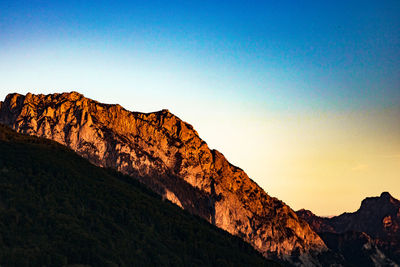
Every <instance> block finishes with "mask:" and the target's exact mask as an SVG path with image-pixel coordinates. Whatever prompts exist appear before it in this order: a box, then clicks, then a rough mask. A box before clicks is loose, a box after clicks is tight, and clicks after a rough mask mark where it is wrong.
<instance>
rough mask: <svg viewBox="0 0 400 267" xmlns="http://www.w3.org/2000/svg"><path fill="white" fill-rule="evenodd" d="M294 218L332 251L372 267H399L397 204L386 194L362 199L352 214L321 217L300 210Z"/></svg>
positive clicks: (399, 210)
mask: <svg viewBox="0 0 400 267" xmlns="http://www.w3.org/2000/svg"><path fill="white" fill-rule="evenodd" d="M297 215H298V216H299V217H301V218H303V219H304V220H306V221H307V222H308V223H309V225H310V226H311V228H313V230H314V231H316V232H317V233H318V234H319V235H320V236H321V237H322V239H323V240H324V241H325V243H326V244H327V246H328V247H329V248H331V249H332V250H334V251H337V252H339V253H342V254H343V255H346V254H347V255H350V256H351V257H352V258H353V259H357V257H359V258H358V259H359V260H361V261H364V262H368V261H369V262H370V265H371V266H398V265H397V264H399V263H400V231H399V225H400V201H399V200H397V199H395V198H394V197H392V196H391V195H390V194H389V193H388V192H383V193H382V194H381V195H380V196H379V197H368V198H366V199H364V200H363V201H362V203H361V206H360V208H359V209H358V210H357V211H356V212H353V213H343V214H342V215H339V216H335V217H332V218H324V217H319V216H316V215H315V214H313V213H312V212H311V211H308V210H299V211H297ZM357 248H358V250H357ZM354 251H357V252H354ZM356 254H357V257H356V256H355V255H356ZM348 257H349V256H348ZM363 257H364V258H363ZM363 266H366V265H363Z"/></svg>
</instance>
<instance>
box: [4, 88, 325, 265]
mask: <svg viewBox="0 0 400 267" xmlns="http://www.w3.org/2000/svg"><path fill="white" fill-rule="evenodd" d="M0 122H1V123H3V124H6V125H8V126H10V127H11V128H13V129H14V130H16V131H17V132H20V133H26V134H30V135H36V136H39V137H45V138H48V139H52V140H54V141H57V142H59V143H60V144H63V145H66V146H68V147H69V148H71V149H73V150H74V151H76V152H77V153H78V154H79V155H81V156H83V157H85V158H87V159H89V161H90V162H91V163H93V164H95V165H97V166H101V167H107V168H114V169H116V170H118V171H120V172H122V173H124V174H127V175H130V176H133V177H136V178H138V179H139V180H140V181H141V182H142V183H144V184H145V185H147V186H148V187H150V188H151V189H152V190H154V191H155V192H157V193H158V194H160V195H161V196H162V197H163V198H166V199H168V200H170V201H171V202H173V203H175V204H176V205H178V206H180V207H182V208H183V209H185V210H187V211H189V212H190V213H192V214H195V215H198V216H200V217H202V218H204V219H206V220H207V221H209V222H210V223H212V224H214V225H216V226H217V227H219V228H221V229H224V230H226V231H228V232H229V233H231V234H233V235H236V236H239V237H240V238H242V239H244V240H245V241H247V242H249V243H250V244H251V245H253V246H254V248H256V249H257V250H258V251H260V252H261V253H262V254H263V255H264V256H266V257H269V258H279V259H283V260H286V261H288V262H290V263H292V264H295V265H299V264H303V265H310V266H313V265H321V263H320V261H319V258H320V256H321V255H323V254H324V253H327V251H328V249H327V247H326V245H325V244H324V242H323V241H322V239H321V238H320V237H319V236H318V235H317V234H316V233H315V232H314V231H313V230H312V229H311V228H310V226H309V225H308V224H307V222H305V221H304V220H302V219H299V218H298V216H297V215H296V213H295V212H294V211H293V210H292V209H291V208H290V207H288V206H287V205H286V204H285V203H283V202H282V201H280V200H278V199H276V198H274V197H271V196H269V195H268V194H267V193H266V192H265V191H264V190H263V189H262V188H260V187H259V186H258V185H257V184H256V183H255V182H254V181H252V180H251V179H250V178H249V177H248V176H247V175H246V173H245V172H244V171H243V170H241V169H240V168H238V167H236V166H233V165H232V164H230V163H229V162H228V161H227V160H226V158H225V157H224V156H223V155H222V154H221V153H220V152H218V151H216V150H212V149H210V148H209V147H208V146H207V144H206V142H205V141H203V140H202V139H201V138H200V137H199V135H198V134H197V132H196V131H195V130H194V129H193V127H192V126H191V125H190V124H188V123H186V122H184V121H182V120H180V119H179V118H178V117H176V116H174V115H173V114H171V113H170V112H169V111H168V110H162V111H159V112H152V113H140V112H131V111H128V110H125V109H124V108H122V107H121V106H120V105H109V104H102V103H99V102H97V101H94V100H91V99H88V98H85V97H84V96H83V95H81V94H79V93H77V92H71V93H63V94H51V95H33V94H30V93H29V94H27V95H25V96H24V95H20V94H9V95H8V96H7V97H6V99H5V100H4V102H2V103H0Z"/></svg>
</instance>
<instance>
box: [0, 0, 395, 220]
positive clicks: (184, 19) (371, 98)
mask: <svg viewBox="0 0 400 267" xmlns="http://www.w3.org/2000/svg"><path fill="white" fill-rule="evenodd" d="M0 10H2V11H1V12H2V16H0V40H1V42H0V59H1V61H0V70H1V71H0V81H1V82H0V99H1V101H3V99H4V98H5V96H6V95H7V94H8V93H13V92H18V93H21V94H26V93H27V92H28V91H30V92H31V93H35V94H37V93H43V94H49V93H60V92H62V91H64V92H68V91H77V92H79V93H81V94H83V95H84V96H85V97H88V98H91V99H93V100H96V101H99V102H104V103H110V104H120V105H121V106H123V107H124V108H125V109H127V110H130V111H139V112H152V111H157V110H162V109H168V110H170V111H171V113H173V114H175V115H176V116H178V117H179V118H180V119H182V120H184V121H186V122H188V123H190V124H191V125H193V127H194V129H195V130H196V131H197V132H198V133H199V135H200V137H201V138H202V139H203V140H204V141H206V142H207V144H208V145H209V147H210V148H212V149H217V150H218V151H220V152H221V153H222V154H224V155H225V157H226V158H227V159H228V160H229V161H230V162H231V163H232V164H234V165H236V166H238V167H240V168H241V169H243V170H244V171H245V172H246V173H247V174H248V176H249V177H250V178H251V179H252V180H254V181H255V182H256V183H257V184H258V185H260V186H261V187H262V188H263V189H264V190H265V191H266V192H267V193H268V194H269V195H271V196H272V197H277V198H279V199H280V200H282V201H283V202H285V203H286V204H288V205H289V206H290V207H291V208H292V209H294V210H299V209H301V208H304V209H307V210H311V211H312V212H313V213H315V214H317V215H320V216H334V215H339V214H341V213H343V212H354V211H355V210H357V209H358V208H359V206H360V204H361V201H362V200H363V199H364V198H366V197H372V196H379V195H380V194H381V193H382V192H384V191H388V192H389V193H390V194H391V195H392V196H394V197H395V198H397V196H400V181H399V173H400V75H399V69H400V49H399V46H400V33H399V31H398V29H399V28H400V18H399V16H398V14H399V13H400V2H398V1H386V2H384V3H381V2H378V1H371V2H368V3H365V2H361V1H350V2H346V1H336V2H325V3H314V2H312V1H305V2H303V3H297V2H294V1H285V2H283V3H278V2H275V1H266V2H257V1H251V2H247V3H246V2H244V1H243V2H242V1H232V2H219V3H213V2H212V1H203V2H198V1H193V2H190V3H186V2H180V1H172V2H170V3H169V4H168V5H163V4H161V3H160V2H157V1H154V2H153V1H149V2H146V3H140V2H136V1H132V2H125V1H115V2H112V3H111V2H107V1H101V2H91V1H87V2H79V1H70V2H67V3H60V2H58V3H53V2H51V1H39V2H37V1H4V2H2V3H0Z"/></svg>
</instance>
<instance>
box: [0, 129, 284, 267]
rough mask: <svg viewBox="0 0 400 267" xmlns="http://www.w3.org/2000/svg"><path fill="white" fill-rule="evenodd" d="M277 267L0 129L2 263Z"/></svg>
mask: <svg viewBox="0 0 400 267" xmlns="http://www.w3.org/2000/svg"><path fill="white" fill-rule="evenodd" d="M71 264H72V265H73V264H84V266H88V265H90V266H277V264H275V263H273V262H270V261H268V260H266V259H265V258H264V257H262V255H261V254H259V253H258V252H257V251H255V250H254V249H253V248H252V247H251V246H250V245H249V244H247V243H245V242H244V241H242V240H241V239H239V238H238V237H235V236H232V235H230V234H229V233H227V232H225V231H223V230H221V229H218V228H217V227H215V226H213V225H210V224H209V223H208V222H206V221H205V220H203V219H201V218H199V217H196V216H193V215H191V214H189V213H188V212H186V211H184V210H182V209H180V208H178V207H176V206H175V205H173V204H172V203H170V202H169V201H163V200H162V199H161V197H160V196H159V195H157V194H155V193H154V192H152V191H150V190H149V189H147V188H146V187H145V186H144V185H142V184H141V183H139V182H137V181H136V180H134V179H132V178H131V177H128V176H125V175H123V174H121V173H117V172H115V171H113V170H110V169H103V168H99V167H96V166H94V165H92V164H90V163H89V162H88V161H87V160H86V159H83V158H82V157H80V156H78V155H76V154H75V153H74V152H73V151H71V150H69V149H67V148H65V147H64V146H61V145H59V144H57V143H56V142H53V141H50V140H46V139H39V138H37V137H32V136H27V135H22V134H17V133H15V132H14V131H12V130H11V129H9V128H8V127H5V126H3V125H0V265H1V266H66V265H71Z"/></svg>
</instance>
